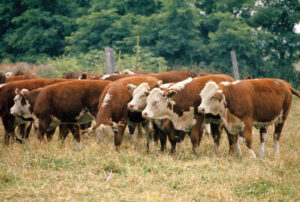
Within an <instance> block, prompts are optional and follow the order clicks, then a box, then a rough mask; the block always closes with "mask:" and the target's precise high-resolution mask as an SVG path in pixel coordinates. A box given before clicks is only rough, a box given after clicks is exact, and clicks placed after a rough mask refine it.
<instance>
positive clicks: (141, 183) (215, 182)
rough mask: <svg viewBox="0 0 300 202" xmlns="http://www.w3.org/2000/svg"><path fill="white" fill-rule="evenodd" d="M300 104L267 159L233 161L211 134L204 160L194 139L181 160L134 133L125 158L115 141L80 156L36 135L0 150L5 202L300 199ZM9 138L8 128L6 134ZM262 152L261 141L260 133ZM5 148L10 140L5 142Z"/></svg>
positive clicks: (88, 145)
mask: <svg viewBox="0 0 300 202" xmlns="http://www.w3.org/2000/svg"><path fill="white" fill-rule="evenodd" d="M299 119H300V99H298V98H296V97H293V106H292V110H291V112H290V115H289V117H288V120H287V122H286V125H285V127H284V130H283V134H282V138H281V140H280V157H279V158H275V157H274V155H273V146H274V143H273V137H272V132H273V127H271V128H270V129H269V131H268V134H269V135H268V138H267V143H266V149H265V156H264V157H260V158H257V159H249V158H248V157H247V148H246V146H245V145H242V151H243V156H242V157H241V158H238V157H231V156H229V155H228V141H227V137H226V135H225V134H223V136H222V139H221V145H220V152H219V153H218V154H215V153H214V152H213V141H212V138H211V137H207V136H204V137H203V139H202V142H201V147H200V150H199V153H198V155H193V154H192V152H191V143H190V140H189V138H188V137H186V138H185V140H184V142H183V143H182V144H181V145H180V147H179V148H178V150H177V152H176V153H175V154H174V155H171V154H170V145H169V144H168V145H167V147H168V149H167V151H166V152H164V153H162V152H160V151H159V148H157V149H155V150H154V151H152V152H150V153H147V152H146V147H145V144H146V139H145V137H142V138H140V139H138V140H137V142H133V141H132V140H131V139H130V137H129V135H128V132H126V134H125V136H124V139H123V142H122V146H121V149H120V152H116V151H115V149H114V144H113V137H106V138H105V139H104V141H103V142H101V143H100V144H97V141H96V137H94V136H92V137H91V138H90V139H83V145H84V147H83V149H82V150H81V151H76V149H75V145H74V141H73V138H72V136H71V135H69V136H68V138H67V140H66V142H65V144H64V145H61V144H60V142H59V141H58V137H57V135H56V136H55V138H54V139H53V140H52V141H51V142H49V143H46V144H41V143H39V141H38V140H37V138H36V136H35V134H34V133H32V134H31V136H30V138H29V140H28V141H27V142H26V144H24V145H20V144H17V143H13V144H12V145H10V147H8V148H3V147H2V146H1V148H0V200H1V201H5V200H11V201H27V200H35V201H44V200H47V201H57V200H59V201H65V200H67V201H75V200H76V201H77V200H80V201H87V200H88V201H99V200H101V201H193V200H195V201H208V200H209V201H299V200H300V124H299V123H300V122H299ZM0 134H2V137H3V128H2V127H1V129H0ZM253 138H254V140H253V141H254V150H255V152H256V153H258V151H259V135H258V131H257V130H254V134H253ZM0 141H1V144H3V138H1V140H0Z"/></svg>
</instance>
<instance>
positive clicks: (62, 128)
mask: <svg viewBox="0 0 300 202" xmlns="http://www.w3.org/2000/svg"><path fill="white" fill-rule="evenodd" d="M68 133H69V129H68V127H67V126H66V125H65V124H62V125H59V139H60V141H61V143H62V144H63V143H64V142H65V139H66V137H67V136H68Z"/></svg>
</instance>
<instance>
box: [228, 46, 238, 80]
mask: <svg viewBox="0 0 300 202" xmlns="http://www.w3.org/2000/svg"><path fill="white" fill-rule="evenodd" d="M230 54H231V61H232V68H233V75H234V79H235V80H239V79H240V75H239V68H238V65H237V60H236V54H235V51H234V50H232V51H230Z"/></svg>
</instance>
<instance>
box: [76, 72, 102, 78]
mask: <svg viewBox="0 0 300 202" xmlns="http://www.w3.org/2000/svg"><path fill="white" fill-rule="evenodd" d="M102 76H103V75H102V74H91V73H86V72H84V73H82V74H80V79H91V80H98V79H100V78H101V77H102Z"/></svg>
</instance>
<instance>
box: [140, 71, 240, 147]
mask: <svg viewBox="0 0 300 202" xmlns="http://www.w3.org/2000/svg"><path fill="white" fill-rule="evenodd" d="M208 81H215V82H221V81H234V79H233V78H232V77H230V76H227V75H206V76H201V77H197V78H188V79H186V80H184V81H181V82H178V83H176V84H173V85H169V86H168V87H165V88H164V90H162V89H160V88H154V89H153V90H152V91H151V92H150V94H149V96H148V97H147V106H146V107H145V109H144V110H143V112H142V116H143V117H144V118H151V119H170V120H171V121H172V123H173V126H174V128H175V129H176V130H180V131H184V132H187V133H190V138H191V142H192V144H193V152H196V149H197V148H198V146H199V144H200V141H201V138H202V130H203V127H202V123H203V121H204V116H202V115H200V114H198V113H197V107H198V106H199V104H200V103H201V97H200V96H199V93H200V92H201V90H202V89H203V88H204V86H205V84H206V83H207V82H208ZM218 120H219V119H218V118H217V117H214V119H213V120H210V121H209V122H211V131H212V136H213V139H214V142H215V149H217V148H218V146H219V139H220V133H221V126H220V121H218Z"/></svg>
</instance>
